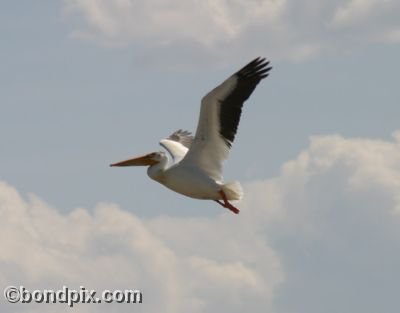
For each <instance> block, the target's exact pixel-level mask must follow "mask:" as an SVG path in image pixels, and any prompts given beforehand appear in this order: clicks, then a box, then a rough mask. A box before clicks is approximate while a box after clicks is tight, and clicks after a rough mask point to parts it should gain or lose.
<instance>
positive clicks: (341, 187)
mask: <svg viewBox="0 0 400 313" xmlns="http://www.w3.org/2000/svg"><path fill="white" fill-rule="evenodd" d="M245 191H246V198H245V200H244V201H243V202H242V203H240V207H241V208H242V212H241V214H240V215H239V216H234V215H233V214H230V213H229V212H228V211H227V212H225V211H221V213H220V215H218V216H216V217H202V218H201V217H198V218H179V217H174V218H172V217H168V216H167V215H161V216H159V217H156V218H151V219H144V218H141V217H139V216H136V215H135V214H133V213H131V212H128V211H125V210H123V209H121V208H119V207H118V206H116V205H113V204H100V205H98V206H97V207H96V208H95V209H94V210H88V209H84V208H77V209H74V210H72V211H71V212H70V213H69V214H66V215H63V214H61V213H60V212H59V211H58V210H57V209H55V208H52V207H51V206H49V205H48V204H46V203H45V202H43V201H42V200H41V199H39V198H38V197H37V196H35V195H30V196H29V197H28V198H27V199H25V198H24V197H22V196H21V195H20V194H19V193H18V191H17V190H16V189H15V188H14V187H12V186H10V185H8V184H7V183H5V182H1V183H0V216H1V219H0V243H1V247H2V248H1V250H0V268H1V271H0V286H1V287H4V286H7V285H19V284H22V285H24V286H26V287H27V288H31V289H38V288H60V287H61V286H62V285H68V286H69V287H70V288H79V286H81V285H83V286H85V287H86V288H90V289H97V290H102V289H140V290H142V292H143V294H144V303H143V304H142V305H137V304H136V305H135V307H134V308H133V309H134V310H135V311H138V312H161V311H162V312H175V313H176V312H216V311H217V312H243V311H251V312H266V311H269V312H277V313H280V312H300V313H301V312H304V313H305V312H307V313H309V312H321V311H323V312H328V313H329V312H338V311H343V310H344V308H347V309H348V310H349V311H352V312H376V311H377V309H378V308H381V310H382V311H385V312H396V310H397V308H398V306H397V299H398V296H397V295H396V292H397V291H398V282H399V281H400V274H399V271H398V264H400V249H399V248H400V241H399V238H400V228H399V226H400V225H399V222H400V133H399V132H396V133H394V135H393V140H387V141H384V140H377V139H362V138H359V139H357V138H350V139H347V138H343V137H341V136H338V135H333V136H320V137H313V138H311V140H310V145H309V147H307V148H306V149H305V150H304V151H302V152H301V153H300V154H299V155H298V157H297V158H296V159H294V160H291V161H289V162H286V163H285V164H284V165H283V166H282V169H281V172H280V174H279V175H278V176H277V177H274V178H271V179H268V180H264V181H258V182H251V183H247V184H246V185H245ZM193 205H195V202H194V203H193ZM216 209H217V210H218V209H220V208H219V207H218V208H216ZM164 214H167V211H165V212H164ZM1 305H2V311H3V312H24V311H26V312H54V306H49V305H35V306H33V305H32V306H31V305H23V304H17V305H11V304H5V303H4V299H3V301H2V303H1ZM57 311H58V312H64V311H65V312H67V311H68V312H69V311H70V309H69V308H68V307H65V306H64V305H59V306H58V307H57ZM99 311H100V312H128V311H129V312H131V311H132V307H131V306H129V305H88V304H86V305H83V304H82V305H78V306H77V307H76V309H75V311H74V312H99Z"/></svg>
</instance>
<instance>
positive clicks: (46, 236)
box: [0, 183, 283, 313]
mask: <svg viewBox="0 0 400 313" xmlns="http://www.w3.org/2000/svg"><path fill="white" fill-rule="evenodd" d="M0 216H1V220H0V244H1V246H2V249H1V251H0V267H1V269H2V270H1V271H0V285H1V286H2V287H3V288H4V287H5V286H7V285H19V284H22V285H24V286H26V287H27V288H31V290H34V289H38V288H43V289H46V288H47V289H48V288H54V289H57V288H61V286H62V285H64V284H65V285H68V286H69V287H70V288H79V286H85V287H86V288H90V289H97V290H99V291H100V290H103V289H132V288H133V289H140V290H142V291H143V294H144V304H142V305H138V307H139V308H136V307H135V310H138V311H139V312H161V311H162V312H174V313H176V312H204V311H208V312H211V311H213V309H212V308H213V307H215V306H221V307H222V308H224V309H229V310H230V311H231V312H240V311H242V310H243V309H244V308H245V307H246V305H247V304H246V303H247V302H248V301H252V300H255V301H256V302H257V303H258V304H259V305H260V306H263V307H268V306H270V305H271V299H272V293H273V291H274V290H275V288H276V286H277V285H278V284H279V283H280V282H281V281H282V279H283V276H282V275H283V274H282V272H281V268H280V263H279V260H278V259H277V256H276V255H275V253H274V252H273V251H272V250H271V248H270V247H269V246H268V245H264V242H263V241H261V242H260V240H261V239H258V240H255V241H253V242H251V241H252V236H254V234H252V233H249V234H248V235H243V234H242V235H241V236H238V235H237V234H236V231H235V228H233V225H234V224H237V223H240V222H239V220H237V221H236V222H235V221H234V217H233V216H228V217H225V216H221V217H220V218H217V219H216V220H213V219H199V220H197V219H193V220H191V221H190V220H187V219H179V218H175V219H170V218H166V217H160V218H158V219H157V220H150V221H148V220H145V219H140V218H138V217H137V216H135V215H134V214H131V213H128V212H126V211H123V210H121V209H119V208H118V207H117V206H115V205H109V204H102V205H99V206H98V207H97V208H96V209H95V210H94V212H93V213H90V212H89V211H88V210H86V209H81V208H80V209H75V210H73V211H71V213H69V214H67V215H62V214H60V213H59V212H58V211H57V210H55V209H53V208H51V207H49V205H47V204H45V203H43V202H42V201H41V200H40V199H38V198H37V197H35V196H30V198H29V201H25V200H24V199H22V198H21V196H20V195H19V194H18V192H17V191H16V190H15V189H14V188H13V187H11V186H9V185H7V184H6V183H1V184H0ZM188 225H191V226H192V227H193V230H191V229H190V228H188ZM164 230H165V231H166V232H167V233H168V234H170V233H173V232H176V234H177V235H179V236H182V235H183V236H184V237H185V238H186V241H185V242H182V243H180V242H177V240H172V241H169V240H168V235H165V236H164V234H162V231H164ZM216 238H218V240H215V239H216ZM256 239H257V238H256ZM203 240H209V241H208V242H207V243H205V244H206V246H203V247H202V244H201V242H202V241H203ZM221 245H222V246H223V247H222V248H221ZM242 248H243V249H250V250H252V249H254V251H253V252H252V254H253V256H252V257H251V258H249V257H246V258H242V257H240V252H241V251H242V250H243V249H242ZM255 251H257V252H255ZM3 301H4V300H3ZM9 307H10V311H12V310H11V309H12V308H14V309H15V308H17V311H20V310H22V309H23V308H24V305H22V304H21V305H18V306H14V307H12V306H10V305H9ZM25 307H27V305H25ZM141 307H142V308H141ZM63 308H64V310H65V311H69V308H68V307H63V306H61V307H60V309H63ZM78 308H79V309H82V312H98V311H99V309H100V310H104V311H107V312H109V311H110V306H109V305H105V306H104V307H102V306H96V305H86V306H85V305H81V306H78ZM112 309H114V310H117V309H118V312H122V311H124V310H126V311H127V312H128V311H129V312H130V311H131V310H132V308H131V307H129V306H121V305H115V307H112ZM30 310H31V311H30V312H34V311H35V310H36V311H37V312H45V310H49V312H50V311H54V308H53V307H50V306H47V307H46V306H33V307H30ZM36 311H35V312H36Z"/></svg>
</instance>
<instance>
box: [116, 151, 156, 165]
mask: <svg viewBox="0 0 400 313" xmlns="http://www.w3.org/2000/svg"><path fill="white" fill-rule="evenodd" d="M151 155H152V154H151V153H150V154H146V155H143V156H140V157H136V158H133V159H129V160H125V161H121V162H117V163H113V164H111V165H110V166H146V165H154V164H156V163H158V161H155V160H153V159H152V156H151Z"/></svg>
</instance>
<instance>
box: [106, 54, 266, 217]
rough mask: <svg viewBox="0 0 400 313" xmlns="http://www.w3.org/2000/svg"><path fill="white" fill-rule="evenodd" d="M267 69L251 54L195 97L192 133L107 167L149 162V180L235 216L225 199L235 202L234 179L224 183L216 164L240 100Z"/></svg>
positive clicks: (224, 153) (230, 136)
mask: <svg viewBox="0 0 400 313" xmlns="http://www.w3.org/2000/svg"><path fill="white" fill-rule="evenodd" d="M271 68H272V67H270V66H269V61H266V59H265V58H260V57H258V58H256V59H255V60H253V61H251V62H250V63H249V64H247V65H246V66H244V67H243V68H242V69H240V70H239V71H237V72H236V73H235V74H233V75H232V76H230V77H229V78H228V79H226V80H225V81H224V82H223V83H222V84H220V85H219V86H217V87H216V88H214V89H213V90H211V91H210V92H209V93H208V94H206V95H205V96H204V97H203V99H202V100H201V109H200V117H199V122H198V125H197V130H196V134H195V136H194V137H193V136H192V135H191V133H190V132H188V131H184V130H181V129H180V130H178V131H176V132H174V133H173V134H172V135H170V136H169V137H168V138H165V139H162V140H161V141H160V145H161V146H162V147H164V148H165V150H167V152H168V153H169V157H168V156H167V154H166V153H165V152H164V151H159V152H153V153H150V154H146V155H143V156H140V157H136V158H133V159H129V160H125V161H121V162H118V163H114V164H111V165H110V166H149V167H148V169H147V174H148V175H149V176H150V178H152V179H154V180H155V181H157V182H159V183H161V184H163V185H164V186H166V187H167V188H169V189H171V190H173V191H175V192H177V193H180V194H182V195H185V196H188V197H191V198H195V199H208V200H214V201H216V202H217V203H218V204H220V205H221V206H223V207H224V208H227V209H229V210H231V211H232V212H233V213H235V214H238V213H239V209H238V208H236V207H235V206H233V205H232V204H231V203H230V202H229V201H231V200H240V199H241V197H242V195H243V192H242V187H241V186H240V183H239V182H236V181H235V182H227V183H225V182H224V180H223V177H222V165H223V162H224V160H225V159H227V157H228V154H229V151H230V149H231V146H232V143H233V141H234V139H235V135H236V132H237V128H238V125H239V120H240V115H241V113H242V107H243V103H244V102H245V101H246V100H247V99H248V98H249V97H250V95H251V94H252V93H253V91H254V89H255V88H256V86H257V85H258V83H259V82H260V81H261V80H262V79H264V78H266V77H267V76H268V75H269V71H270V70H271Z"/></svg>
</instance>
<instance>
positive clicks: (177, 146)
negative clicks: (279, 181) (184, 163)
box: [160, 129, 193, 164]
mask: <svg viewBox="0 0 400 313" xmlns="http://www.w3.org/2000/svg"><path fill="white" fill-rule="evenodd" d="M192 141H193V136H192V135H191V133H190V132H188V131H184V130H181V129H179V130H177V131H176V132H174V133H173V134H171V135H170V136H169V137H168V138H165V139H162V140H161V141H160V145H161V146H163V147H164V148H165V149H166V150H167V151H168V152H169V154H170V155H171V157H172V159H173V164H176V163H179V162H180V161H181V160H182V159H183V158H184V156H185V155H186V153H187V152H188V150H189V148H190V145H191V144H192Z"/></svg>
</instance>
